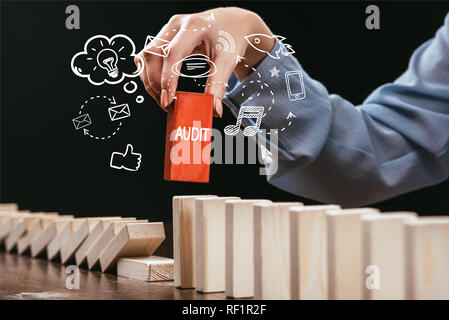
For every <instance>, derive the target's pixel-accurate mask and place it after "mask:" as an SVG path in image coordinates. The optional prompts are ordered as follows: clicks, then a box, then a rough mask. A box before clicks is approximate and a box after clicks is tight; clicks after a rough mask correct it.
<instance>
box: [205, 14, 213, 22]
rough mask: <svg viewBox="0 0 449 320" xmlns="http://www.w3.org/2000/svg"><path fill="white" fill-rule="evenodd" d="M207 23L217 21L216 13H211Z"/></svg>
mask: <svg viewBox="0 0 449 320" xmlns="http://www.w3.org/2000/svg"><path fill="white" fill-rule="evenodd" d="M206 20H207V21H215V17H214V13H213V12H211V13H210V15H209V16H208V17H207V19H206Z"/></svg>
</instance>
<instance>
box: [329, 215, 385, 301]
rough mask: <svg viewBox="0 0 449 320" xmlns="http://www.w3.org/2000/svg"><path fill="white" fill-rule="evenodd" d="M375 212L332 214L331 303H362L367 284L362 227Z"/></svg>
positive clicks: (330, 222)
mask: <svg viewBox="0 0 449 320" xmlns="http://www.w3.org/2000/svg"><path fill="white" fill-rule="evenodd" d="M378 212H379V210H377V209H373V208H362V209H344V210H329V211H327V212H326V219H327V240H328V241H327V252H328V256H327V262H328V296H329V299H330V300H360V299H362V297H363V290H362V285H363V283H364V282H365V279H364V274H363V268H362V240H363V237H362V223H361V218H362V216H363V215H365V214H377V213H378Z"/></svg>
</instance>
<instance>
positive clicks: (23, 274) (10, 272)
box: [0, 251, 225, 300]
mask: <svg viewBox="0 0 449 320" xmlns="http://www.w3.org/2000/svg"><path fill="white" fill-rule="evenodd" d="M65 270H66V266H63V265H61V264H59V263H56V262H48V261H47V260H45V259H32V258H31V257H29V256H18V255H16V254H9V253H5V252H4V251H3V252H0V299H58V300H60V299H71V300H72V299H75V300H85V299H87V300H110V299H120V300H126V299H162V300H171V299H190V300H197V299H199V300H203V299H220V300H222V299H225V295H224V294H223V293H212V294H200V293H197V292H196V291H195V290H193V289H176V288H175V287H174V286H173V281H163V282H145V281H138V280H133V279H128V278H123V277H117V276H115V275H113V274H105V273H101V272H99V271H87V270H86V269H83V268H80V289H79V290H68V289H66V286H65V282H66V279H67V277H68V276H70V274H66V273H65Z"/></svg>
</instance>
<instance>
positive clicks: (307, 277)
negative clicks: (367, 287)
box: [290, 205, 340, 300]
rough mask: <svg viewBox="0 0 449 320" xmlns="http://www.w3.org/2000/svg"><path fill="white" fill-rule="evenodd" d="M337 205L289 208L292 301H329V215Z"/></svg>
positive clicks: (337, 207)
mask: <svg viewBox="0 0 449 320" xmlns="http://www.w3.org/2000/svg"><path fill="white" fill-rule="evenodd" d="M339 209H340V206H337V205H322V206H303V207H292V208H290V257H291V261H290V282H291V298H292V299H301V300H327V299H328V293H327V286H328V282H327V226H326V211H328V210H339Z"/></svg>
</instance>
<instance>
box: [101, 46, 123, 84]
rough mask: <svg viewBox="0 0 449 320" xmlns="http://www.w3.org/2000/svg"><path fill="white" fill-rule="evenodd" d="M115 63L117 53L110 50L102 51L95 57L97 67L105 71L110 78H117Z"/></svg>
mask: <svg viewBox="0 0 449 320" xmlns="http://www.w3.org/2000/svg"><path fill="white" fill-rule="evenodd" d="M117 62H118V56H117V53H116V52H115V51H114V50H112V49H103V50H101V51H100V52H99V53H98V55H97V63H98V65H99V66H100V67H101V68H103V69H105V70H106V71H107V72H108V75H109V76H110V77H111V78H117V77H118V68H117Z"/></svg>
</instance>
